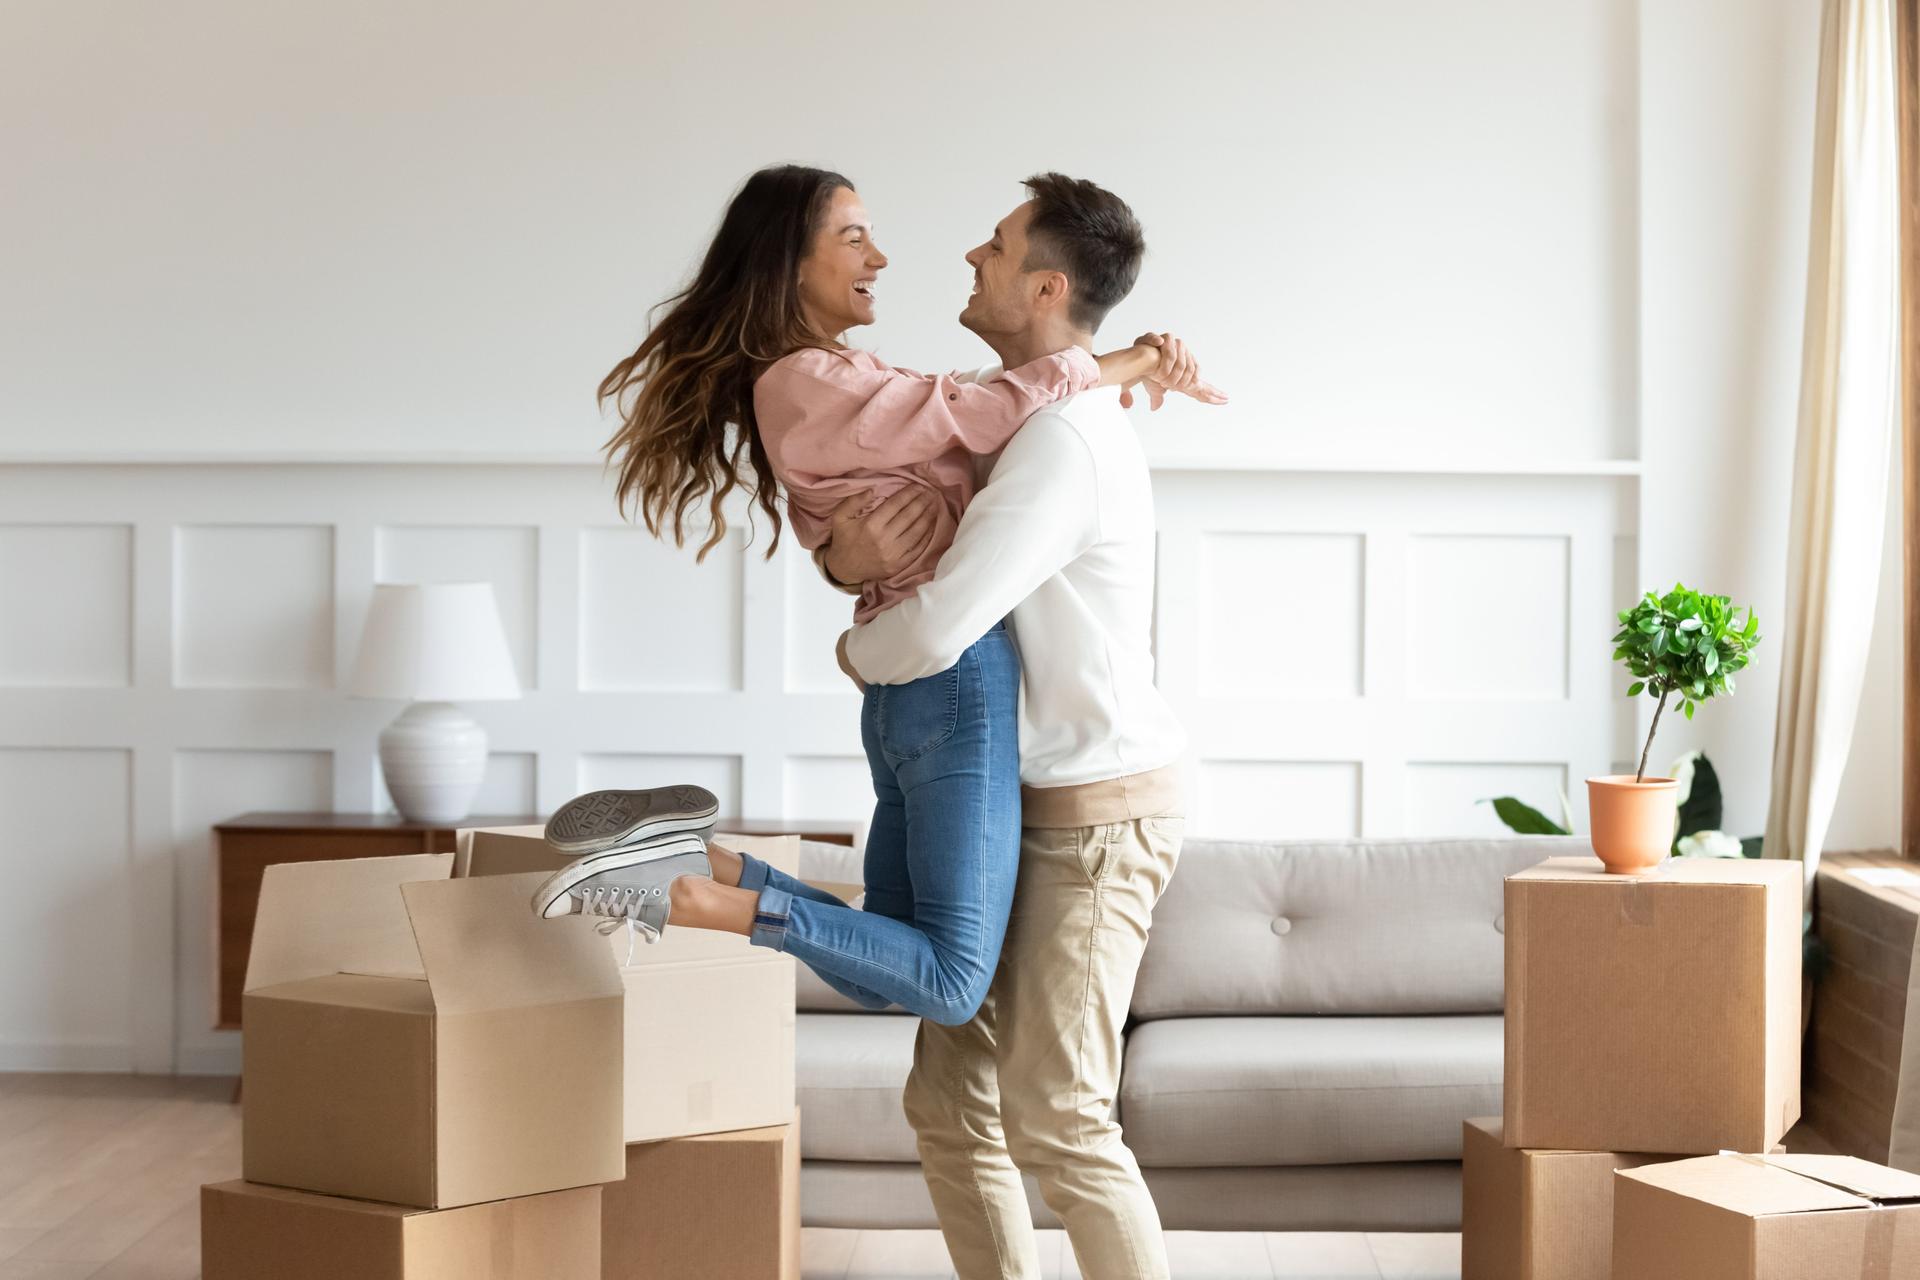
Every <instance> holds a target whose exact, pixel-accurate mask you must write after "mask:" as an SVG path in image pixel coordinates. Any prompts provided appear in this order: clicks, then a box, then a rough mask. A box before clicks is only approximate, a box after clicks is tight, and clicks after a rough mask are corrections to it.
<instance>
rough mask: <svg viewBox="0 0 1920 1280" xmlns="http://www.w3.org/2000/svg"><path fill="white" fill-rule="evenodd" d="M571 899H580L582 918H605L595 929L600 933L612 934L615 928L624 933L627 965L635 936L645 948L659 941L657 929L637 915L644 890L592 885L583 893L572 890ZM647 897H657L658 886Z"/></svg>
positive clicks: (624, 886)
mask: <svg viewBox="0 0 1920 1280" xmlns="http://www.w3.org/2000/svg"><path fill="white" fill-rule="evenodd" d="M573 896H574V897H575V898H578V899H579V900H580V911H581V914H582V915H594V916H606V917H607V919H605V920H602V921H601V922H600V923H599V924H598V925H596V926H595V927H596V928H597V929H598V930H599V931H600V932H601V933H603V934H612V933H613V932H614V931H615V930H618V929H625V930H626V931H627V963H628V964H632V963H633V939H634V935H635V934H638V935H639V936H641V937H643V938H645V939H646V940H647V945H648V946H652V945H653V944H654V943H656V942H658V941H660V930H659V929H658V928H656V927H655V926H654V925H652V924H650V923H648V922H647V921H646V920H644V919H642V918H641V915H640V908H641V906H642V905H643V904H644V903H645V902H646V900H647V898H648V896H649V894H648V891H647V890H645V889H635V888H633V887H632V886H630V885H616V886H609V885H595V886H594V887H593V888H591V889H588V890H585V891H582V890H579V889H575V890H574V891H573ZM651 896H653V897H655V898H657V897H659V896H660V890H659V888H658V887H655V888H654V889H653V891H652V894H651Z"/></svg>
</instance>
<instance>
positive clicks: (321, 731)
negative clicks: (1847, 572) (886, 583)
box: [0, 464, 1635, 1070]
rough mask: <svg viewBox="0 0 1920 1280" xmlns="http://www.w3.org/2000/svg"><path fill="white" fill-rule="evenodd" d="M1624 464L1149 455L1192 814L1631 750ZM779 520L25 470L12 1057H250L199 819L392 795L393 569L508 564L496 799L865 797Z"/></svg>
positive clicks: (11, 510) (476, 572)
mask: <svg viewBox="0 0 1920 1280" xmlns="http://www.w3.org/2000/svg"><path fill="white" fill-rule="evenodd" d="M1618 471H1619V469H1618V468H1612V469H1606V470H1600V471H1596V472H1595V473H1593V474H1579V473H1573V474H1546V475H1541V474H1533V475H1499V476H1488V475H1446V474H1440V475H1434V474H1427V475H1414V474H1365V473H1342V472H1310V471H1309V472H1302V471H1260V472H1240V473H1225V472H1214V471H1203V470H1167V471H1162V472H1160V473H1159V474H1158V475H1157V477H1156V490H1157V496H1158V501H1159V506H1160V514H1161V529H1162V532H1161V544H1160V547H1161V549H1160V585H1159V612H1158V620H1157V624H1156V636H1155V642H1156V646H1157V649H1158V653H1159V659H1160V667H1161V681H1162V684H1163V686H1164V687H1165V688H1166V690H1167V692H1168V694H1169V696H1170V697H1171V698H1172V699H1173V701H1174V703H1175V704H1176V706H1177V707H1178V709H1179V711H1180V714H1181V715H1182V717H1183V718H1184V719H1185V721H1186V722H1187V724H1188V726H1189V728H1190V729H1191V731H1192V734H1193V740H1194V752H1193V755H1194V765H1195V769H1194V784H1195V785H1194V788H1193V804H1192V810H1191V818H1192V821H1191V826H1190V829H1191V830H1192V831H1193V832H1194V833H1196V834H1218V835H1230V836H1352V835H1393V834H1398V833H1402V832H1416V833H1420V834H1451V833H1462V834H1464V833H1470V832H1476V831H1482V830H1489V829H1492V827H1491V824H1492V821H1493V819H1492V815H1491V813H1490V812H1489V811H1488V810H1487V807H1486V806H1485V805H1480V804H1477V803H1476V801H1477V800H1479V799H1480V798H1482V797H1485V796H1489V795H1494V794H1500V793H1506V792H1511V793H1514V794H1518V795H1520V796H1522V797H1523V798H1525V799H1528V800H1529V801H1531V802H1533V803H1534V804H1536V805H1538V806H1540V807H1542V808H1544V809H1547V810H1548V811H1556V810H1557V809H1558V805H1559V798H1558V797H1559V794H1560V792H1561V791H1563V790H1564V789H1566V788H1567V787H1568V786H1569V785H1570V783H1577V780H1578V779H1580V778H1582V777H1584V776H1586V775H1587V774H1590V773H1597V772H1602V771H1604V770H1605V769H1606V767H1607V766H1608V764H1609V762H1610V761H1611V760H1613V759H1614V758H1615V757H1616V756H1618V755H1619V754H1621V753H1622V752H1621V749H1620V748H1619V747H1618V746H1616V741H1615V740H1616V737H1617V736H1618V735H1619V732H1620V730H1619V727H1618V726H1619V725H1620V724H1622V723H1624V722H1622V721H1619V719H1618V717H1617V716H1616V715H1615V709H1614V707H1613V706H1611V705H1610V704H1609V701H1608V699H1609V696H1610V695H1611V694H1617V690H1614V689H1613V688H1612V683H1613V682H1610V680H1609V671H1608V665H1607V646H1606V639H1607V636H1608V635H1609V634H1610V621H1611V614H1610V610H1611V608H1612V607H1613V597H1614V596H1615V595H1616V594H1617V589H1616V571H1617V568H1619V566H1617V565H1616V557H1617V556H1621V555H1627V554H1631V548H1632V546H1633V542H1632V532H1633V528H1634V525H1633V514H1634V513H1633V501H1632V498H1633V491H1634V488H1635V482H1634V480H1633V478H1632V477H1631V476H1630V475H1622V474H1619V473H1618ZM764 545H765V531H764V529H763V530H761V531H760V533H759V535H758V541H757V542H756V543H755V544H754V545H749V544H748V540H747V538H746V536H745V534H744V531H741V532H736V533H734V534H732V535H730V537H729V540H728V541H727V543H726V544H725V545H724V546H723V547H722V548H721V549H720V550H718V551H716V552H715V553H714V554H712V555H710V556H709V557H708V559H707V561H706V562H705V563H704V564H696V563H695V562H694V559H693V555H692V553H691V552H690V551H680V550H677V549H674V548H672V547H670V546H667V545H665V544H662V543H660V542H659V541H657V540H655V539H654V538H652V537H651V536H649V535H648V534H646V533H645V532H644V530H639V529H636V528H633V527H631V526H626V525H623V524H620V523H618V521H617V519H616V518H615V517H614V515H613V512H612V504H611V494H610V490H609V487H608V482H607V480H606V478H605V477H604V476H603V475H602V474H601V472H600V470H599V469H598V468H596V467H593V466H567V465H551V466H518V467H516V466H502V465H467V466H429V465H373V464H368V465H337V466H336V465H285V466H253V465H192V466H112V465H107V466H89V465H60V466H14V467H0V588H4V590H5V597H4V598H5V600H6V610H5V613H4V615H0V820H3V821H4V827H3V828H0V829H4V830H5V831H6V832H7V838H8V840H9V842H10V844H11V854H12V856H11V857H10V858H9V865H10V866H14V867H17V868H22V869H24V879H23V880H21V881H18V882H16V889H17V890H19V891H18V892H15V893H12V894H9V895H8V896H7V898H6V900H5V902H4V904H0V958H3V959H5V960H6V961H7V963H5V964H4V965H0V1068H4V1067H35V1066H42V1067H88V1068H124V1067H129V1066H132V1067H137V1068H139V1069H143V1070H167V1069H171V1068H173V1067H175V1066H176V1065H177V1066H178V1067H180V1068H182V1069H186V1070H216V1069H230V1068H231V1067H232V1066H233V1065H234V1063H235V1062H236V1060H237V1059H236V1053H237V1043H236V1041H235V1039H234V1037H233V1036H232V1035H231V1033H216V1032H213V1031H211V1030H209V1029H208V1028H209V1027H210V1026H211V1024H212V1021H213V1019H212V1009H211V1001H210V992H211V989H212V974H213V970H212V959H211V954H210V950H211V928H210V918H209V909H210V903H211V898H212V893H211V884H210V869H211V856H210V854H211V840H210V833H209V828H210V827H211V826H212V824H214V823H216V822H219V821H221V820H222V819H224V818H228V817H231V816H233V815H236V814H239V813H242V812H245V811H247V810H253V809H327V808H338V809H342V810H351V811H367V810H376V809H385V808H387V807H389V806H388V801H387V797H386V794H385V791H384V788H383V787H382V786H381V784H380V780H379V769H378V764H377V761H376V759H375V735H376V734H377V733H378V731H379V729H380V727H381V726H382V725H383V724H384V723H385V722H386V721H388V720H389V719H391V718H392V717H393V716H394V715H395V714H397V712H398V709H399V708H398V707H397V706H396V705H395V704H391V703H384V702H382V703H373V702H366V701H361V700H358V699H353V698H350V697H348V696H346V695H345V694H344V693H342V692H341V689H342V687H343V684H344V680H345V676H346V673H347V672H348V671H349V670H350V668H351V664H352V661H353V657H354V653H355V651H356V649H357V646H358V640H359V630H360V627H361V624H362V621H363V619H364V617H365V613H366V609H367V605H368V601H369V599H370V597H371V594H372V590H373V586H374V584H375V583H377V582H409V581H454V580H485V581H488V582H491V583H493V585H494V588H495V591H496V594H497V596H498V599H499V601H500V607H501V615H502V622H503V624H504V625H505V627H506V631H507V635H508V637H509V640H510V642H511V645H512V649H513V652H514V655H515V659H516V661H517V662H518V663H519V665H520V670H521V676H522V679H523V681H524V683H525V687H526V696H525V697H524V698H523V699H521V700H520V701H517V702H497V703H480V704H475V705H474V706H473V707H472V710H473V711H474V713H475V714H476V715H477V716H478V717H479V718H480V719H481V721H482V722H483V723H484V724H485V725H486V727H487V729H488V732H489V733H490V734H491V737H492V744H493V748H494V756H493V760H492V762H491V765H490V767H489V770H488V773H487V778H486V782H485V784H484V786H483V788H482V791H481V796H480V799H479V802H478V808H479V810H480V811H492V812H520V811H536V812H545V811H549V810H551V809H552V808H553V807H554V806H556V805H557V804H559V803H560V802H561V801H563V800H565V799H566V798H567V797H569V796H571V795H573V794H575V793H576V792H578V791H581V790H587V789H591V788H596V787H609V786H618V787H626V786H648V785H654V784H658V783H662V782H667V781H680V780H684V781H692V782H698V783H700V784H701V785H704V786H707V787H710V788H711V789H712V790H713V791H714V792H716V793H717V794H718V795H719V796H720V801H721V805H722V807H723V808H724V809H725V810H727V811H729V812H734V813H739V814H742V815H744V816H748V817H754V818H774V817H785V818H788V819H794V820H842V821H846V820H851V821H858V820H861V819H863V818H864V817H865V815H866V812H867V810H868V808H869V806H870V804H871V791H870V785H869V782H868V778H867V772H866V763H865V760H864V758H863V757H862V755H861V750H860V740H859V703H858V699H857V696H856V695H855V694H854V693H853V691H852V690H851V688H850V687H849V686H848V685H847V684H846V682H845V681H844V679H843V677H841V676H840V675H839V673H838V671H837V669H836V667H835V666H834V663H833V658H832V643H833V639H834V636H835V635H836V634H837V633H838V631H839V630H840V628H841V627H843V626H844V625H846V621H847V619H848V616H849V614H850V612H851V601H850V600H849V598H848V597H846V596H844V595H841V594H839V593H837V592H835V591H833V590H831V589H830V588H828V587H827V586H826V585H825V584H824V583H822V582H820V581H819V579H818V577H817V576H816V574H815V572H814V569H813V566H812V563H811V561H810V559H808V558H807V557H806V556H804V555H800V554H793V553H792V552H793V549H792V547H791V544H789V545H788V547H787V549H786V550H785V551H783V553H782V554H781V555H780V556H778V557H776V558H775V559H774V560H773V561H771V562H769V561H768V560H766V559H765V558H764V557H763V556H762V555H761V554H760V551H761V549H763V548H764ZM1625 577H1626V580H1629V581H1630V580H1631V575H1630V574H1627V575H1625ZM1574 799H1575V802H1576V807H1578V805H1579V803H1580V800H1581V797H1579V796H1575V797H1574ZM166 903H172V904H173V908H172V910H171V911H168V910H166V909H164V908H163V907H160V906H158V905H157V904H166Z"/></svg>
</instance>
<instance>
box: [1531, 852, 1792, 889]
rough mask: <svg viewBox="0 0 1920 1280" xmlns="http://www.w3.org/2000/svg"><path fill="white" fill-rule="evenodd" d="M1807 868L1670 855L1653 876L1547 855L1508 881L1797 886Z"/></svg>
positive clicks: (1782, 862)
mask: <svg viewBox="0 0 1920 1280" xmlns="http://www.w3.org/2000/svg"><path fill="white" fill-rule="evenodd" d="M1805 876H1806V869H1805V867H1804V865H1803V864H1801V863H1799V862H1793V861H1789V860H1788V859H1785V858H1669V859H1668V860H1667V861H1666V862H1664V863H1662V864H1661V866H1660V869H1659V870H1658V871H1656V872H1654V873H1652V874H1651V875H1644V876H1618V875H1614V874H1612V873H1610V872H1609V871H1608V870H1607V869H1606V868H1605V867H1603V866H1602V865H1601V864H1600V859H1598V858H1548V859H1547V860H1546V861H1545V862H1542V863H1540V864H1539V865H1538V866H1533V867H1528V868H1527V869H1526V870H1525V871H1519V872H1515V873H1514V874H1513V875H1510V876H1508V877H1507V880H1508V881H1509V882H1515V881H1519V882H1526V881H1535V880H1553V881H1568V880H1585V881H1591V882H1593V883H1594V884H1607V885H1614V886H1619V887H1631V888H1642V887H1654V886H1660V885H1686V884H1759V885H1765V884H1773V883H1776V882H1790V883H1792V884H1794V885H1795V886H1796V888H1797V886H1798V885H1799V883H1800V882H1801V881H1802V880H1803V879H1804V878H1805Z"/></svg>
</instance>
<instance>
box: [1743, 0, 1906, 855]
mask: <svg viewBox="0 0 1920 1280" xmlns="http://www.w3.org/2000/svg"><path fill="white" fill-rule="evenodd" d="M1899 2H1900V0H1826V5H1825V11H1824V14H1823V16H1822V19H1821V42H1820V43H1821V52H1820V101H1819V110H1818V116H1817V119H1816V123H1815V132H1814V171H1813V228H1812V237H1811V245H1810V250H1809V254H1808V268H1807V316H1806V336H1805V343H1804V346H1803V348H1802V351H1801V366H1800V420H1799V431H1798V438H1797V441H1796V443H1795V446H1794V478H1793V508H1792V515H1791V522H1792V523H1791V526H1790V531H1789V542H1788V551H1787V607H1786V613H1785V616H1784V617H1782V619H1781V623H1780V626H1779V628H1778V632H1777V634H1779V636H1780V638H1781V646H1780V705H1779V713H1778V719H1777V720H1776V722H1775V728H1774V739H1773V790H1772V796H1771V802H1770V806H1769V809H1768V813H1767V832H1766V840H1765V847H1766V854H1767V856H1768V857H1771V858H1800V859H1803V860H1804V861H1805V862H1806V864H1807V865H1806V873H1807V885H1808V888H1809V889H1811V888H1812V884H1813V873H1814V870H1815V868H1816V866H1817V864H1818V862H1819V858H1820V849H1821V845H1822V843H1823V842H1824V841H1825V839H1826V834H1827V825H1828V823H1829V822H1830V821H1831V819H1832V817H1833V806H1834V800H1835V797H1836V795H1837V794H1838V792H1839V789H1840V776H1841V773H1842V772H1843V771H1844V770H1845V768H1846V764H1847V748H1848V746H1849V745H1850V743H1851V741H1852V738H1853V726H1854V718H1855V715H1856V713H1857V712H1858V710H1859V705H1860V688H1861V681H1862V679H1863V675H1864V671H1865V668H1866V662H1867V647H1868V641H1869V637H1870V634H1871V632H1872V629H1873V611H1874V605H1875V597H1876V595H1877V594H1878V589H1879V577H1880V553H1881V542H1882V538H1883V536H1884V531H1885V519H1886V494H1887V468H1888V465H1889V463H1890V461H1891V456H1892V455H1891V451H1892V445H1893V440H1894V434H1895V432H1894V424H1895V421H1896V415H1897V409H1898V378H1897V370H1898V353H1899V347H1898V312H1899V301H1900V297H1899V272H1900V255H1899V220H1898V214H1899V176H1898V166H1897V157H1898V148H1897V142H1896V133H1897V123H1896V122H1897V119H1898V101H1899V95H1898V84H1897V81H1896V79H1895V60H1894V38H1893V29H1894V5H1895V4H1896V3H1899Z"/></svg>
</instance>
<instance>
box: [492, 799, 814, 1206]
mask: <svg viewBox="0 0 1920 1280" xmlns="http://www.w3.org/2000/svg"><path fill="white" fill-rule="evenodd" d="M540 832H541V828H539V827H503V828H493V829H474V830H468V831H462V832H460V833H459V835H458V837H457V841H458V848H459V851H458V852H457V853H456V854H455V857H456V859H457V869H458V870H460V871H461V872H463V873H464V874H465V875H467V876H468V877H471V878H489V877H494V876H497V875H500V874H505V873H518V872H524V871H527V870H528V869H529V868H531V869H534V870H535V871H537V872H539V873H541V874H551V872H552V871H553V870H554V869H555V868H558V867H560V866H564V865H565V864H566V863H567V862H569V861H571V859H570V858H569V857H568V856H567V855H566V854H564V853H561V852H560V851H559V850H556V849H555V848H553V846H551V845H549V844H548V843H547V842H546V841H545V840H544V839H543V838H542V837H541V834H540ZM727 838H728V839H729V840H730V841H734V842H736V846H737V847H740V848H742V849H745V850H746V851H749V852H752V853H753V854H754V855H755V856H756V857H762V858H766V859H767V860H768V861H769V862H772V863H773V864H774V865H776V866H780V867H781V869H782V870H786V871H788V872H789V874H791V873H792V871H793V870H797V869H798V865H799V849H800V842H799V838H798V837H797V836H759V837H752V836H737V837H727ZM783 864H784V865H783ZM516 878H524V879H525V880H527V882H528V883H529V884H530V885H532V884H537V883H538V881H537V879H536V878H535V877H534V876H525V877H520V876H516ZM532 892H533V891H532V888H529V889H528V890H527V895H526V896H528V897H531V895H532ZM522 911H523V912H524V911H526V906H525V903H523V904H522ZM528 914H529V915H530V913H528ZM609 936H610V938H611V939H612V946H613V950H612V954H613V956H614V957H615V959H616V961H617V962H618V963H619V966H620V968H619V972H620V978H621V982H622V985H623V987H624V991H625V999H626V1003H625V1015H624V1018H625V1035H626V1045H627V1051H626V1055H625V1060H624V1061H625V1066H624V1070H625V1081H624V1086H623V1096H624V1098H625V1103H624V1118H623V1121H622V1125H621V1131H620V1137H621V1138H622V1140H623V1141H625V1142H648V1141H653V1140H657V1139H661V1138H677V1137H685V1136H688V1135H691V1134H701V1133H719V1132H724V1131H726V1130H730V1129H755V1128H761V1127H764V1126H767V1125H778V1124H784V1123H785V1122H786V1121H787V1119H788V1117H789V1116H791V1115H792V1114H793V1105H794V1080H793V1073H794V1057H793V1053H794V1050H793V1036H794V974H793V965H794V962H793V961H792V959H790V958H789V957H787V956H784V955H782V954H780V953H779V952H777V951H771V950H768V949H767V948H766V947H756V946H754V945H753V944H752V943H750V942H748V941H747V939H745V938H743V937H741V936H740V935H738V934H732V933H718V932H714V931H712V930H707V929H675V928H674V927H673V926H672V924H671V923H669V924H668V926H667V930H666V932H665V934H663V935H662V936H661V938H660V940H659V941H658V942H653V943H647V942H641V943H638V944H637V945H636V944H635V943H634V942H633V941H632V940H631V939H630V937H629V936H628V933H627V931H626V930H624V929H623V930H619V931H616V932H615V933H613V934H611V935H609ZM629 961H630V963H629ZM616 1176H617V1175H616Z"/></svg>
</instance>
